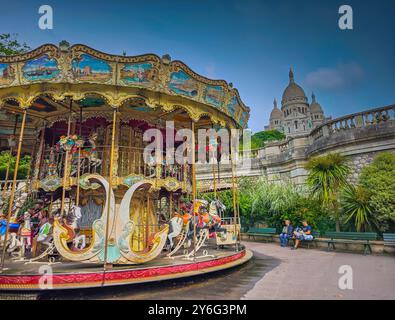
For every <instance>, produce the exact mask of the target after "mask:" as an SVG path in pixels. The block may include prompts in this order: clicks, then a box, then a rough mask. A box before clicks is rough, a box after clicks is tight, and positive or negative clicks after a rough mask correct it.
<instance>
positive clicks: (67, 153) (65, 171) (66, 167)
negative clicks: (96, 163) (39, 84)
mask: <svg viewBox="0 0 395 320" xmlns="http://www.w3.org/2000/svg"><path fill="white" fill-rule="evenodd" d="M72 104H73V100H72V98H70V113H69V119H68V123H67V139H69V137H70V130H71V112H72ZM68 158H69V150H68V149H67V148H66V154H65V158H64V166H63V182H62V186H63V188H62V200H61V205H60V214H61V216H63V213H64V207H65V205H64V202H65V198H66V186H67V183H66V182H67V176H68V174H67V172H68V165H69V159H68ZM69 206H70V202H69ZM69 209H70V208H69Z"/></svg>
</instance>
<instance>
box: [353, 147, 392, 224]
mask: <svg viewBox="0 0 395 320" xmlns="http://www.w3.org/2000/svg"><path fill="white" fill-rule="evenodd" d="M394 177H395V154H393V153H390V152H383V153H380V154H378V155H377V156H376V157H375V158H374V160H373V162H372V163H371V164H370V165H367V166H365V167H364V168H363V169H362V171H361V174H360V176H359V184H360V185H361V186H362V187H363V188H365V190H369V194H370V197H369V205H370V206H371V207H372V208H373V213H374V216H375V219H376V220H377V221H378V223H379V230H380V231H387V230H389V229H391V228H394V222H395V178H394Z"/></svg>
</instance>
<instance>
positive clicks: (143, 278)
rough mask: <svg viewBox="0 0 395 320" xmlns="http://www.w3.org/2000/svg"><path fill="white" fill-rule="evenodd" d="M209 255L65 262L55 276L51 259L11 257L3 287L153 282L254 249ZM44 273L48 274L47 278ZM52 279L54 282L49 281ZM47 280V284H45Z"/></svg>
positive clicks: (220, 265)
mask: <svg viewBox="0 0 395 320" xmlns="http://www.w3.org/2000/svg"><path fill="white" fill-rule="evenodd" d="M208 254H209V255H208V256H205V257H201V252H200V251H199V252H198V253H197V254H196V256H197V257H199V256H200V257H199V258H197V259H195V260H185V259H182V258H174V259H169V258H167V257H166V255H165V254H163V255H162V256H161V257H158V258H157V259H155V260H153V261H150V262H148V263H145V264H139V265H114V266H113V267H112V268H111V269H107V271H106V272H104V268H103V265H102V264H87V263H74V262H62V263H55V264H51V265H50V266H51V272H52V276H50V278H48V274H47V272H48V269H47V268H45V269H42V266H46V265H48V263H28V264H25V262H13V261H9V260H7V261H6V263H5V270H3V272H2V273H0V290H23V291H24V290H43V289H44V290H45V289H76V288H91V287H102V286H115V285H125V284H133V283H142V282H152V281H160V280H167V279H174V278H180V277H189V276H194V275H199V274H205V273H208V272H213V271H218V270H222V269H228V268H231V267H234V266H237V265H240V264H242V263H245V262H247V261H248V260H249V259H250V258H251V257H252V253H251V252H250V251H248V250H245V248H244V247H243V248H241V250H239V251H235V249H234V248H231V249H221V250H216V249H209V250H208ZM43 276H44V277H47V278H46V279H45V281H43ZM48 281H50V284H48V283H49V282H48ZM43 283H44V285H43Z"/></svg>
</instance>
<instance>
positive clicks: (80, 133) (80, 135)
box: [75, 106, 82, 206]
mask: <svg viewBox="0 0 395 320" xmlns="http://www.w3.org/2000/svg"><path fill="white" fill-rule="evenodd" d="M81 137H82V107H81V106H80V127H79V138H81ZM81 148H82V146H80V147H79V148H78V162H77V192H76V195H75V198H76V199H75V203H76V205H77V206H78V205H79V204H80V170H81Z"/></svg>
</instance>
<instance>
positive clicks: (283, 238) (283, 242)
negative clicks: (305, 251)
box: [280, 219, 294, 247]
mask: <svg viewBox="0 0 395 320" xmlns="http://www.w3.org/2000/svg"><path fill="white" fill-rule="evenodd" d="M293 232H294V228H293V226H292V223H291V221H290V220H289V219H286V220H284V227H283V230H282V231H281V233H280V246H281V247H286V246H287V245H288V241H289V239H291V238H292V237H293Z"/></svg>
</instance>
